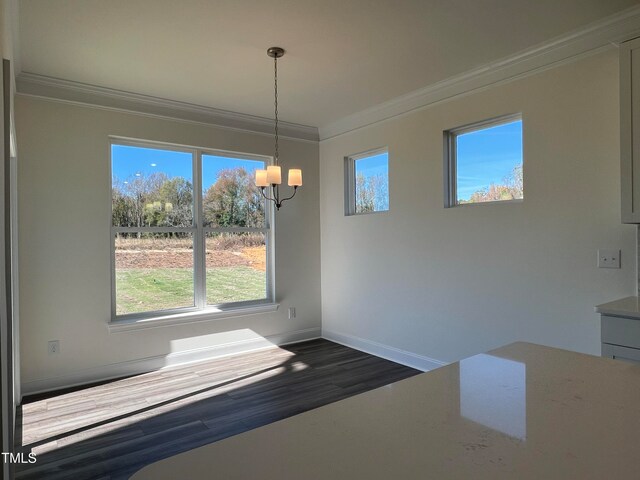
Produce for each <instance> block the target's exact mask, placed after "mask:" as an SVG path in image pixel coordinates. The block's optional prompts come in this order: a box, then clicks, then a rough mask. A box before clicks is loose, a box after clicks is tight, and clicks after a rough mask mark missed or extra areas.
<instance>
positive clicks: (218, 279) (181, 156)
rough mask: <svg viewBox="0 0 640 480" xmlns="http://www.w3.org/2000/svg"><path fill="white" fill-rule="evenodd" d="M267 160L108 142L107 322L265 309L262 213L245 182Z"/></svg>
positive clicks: (267, 286) (267, 235) (267, 261)
mask: <svg viewBox="0 0 640 480" xmlns="http://www.w3.org/2000/svg"><path fill="white" fill-rule="evenodd" d="M268 160H269V159H268V158H267V157H262V156H256V155H246V154H230V153H228V152H216V151H206V152H205V151H201V150H199V149H195V148H194V149H191V148H188V147H165V146H164V145H163V146H156V145H155V144H148V143H147V142H131V141H116V140H114V141H113V142H112V145H111V166H112V234H113V244H112V245H113V251H112V256H113V272H112V275H113V280H112V287H113V293H112V297H113V300H112V304H113V308H112V310H113V314H112V315H113V318H114V319H115V318H118V319H120V318H129V317H140V318H145V317H156V316H161V315H168V314H173V313H180V312H184V311H197V310H204V309H206V308H207V307H210V306H212V305H215V306H218V307H219V306H223V307H226V306H233V307H236V306H237V307H240V306H243V305H254V304H260V303H267V302H270V301H271V300H272V287H271V282H270V278H272V276H271V273H269V272H270V270H271V266H270V265H271V255H270V253H269V252H270V248H269V246H270V242H271V229H270V226H269V218H270V210H269V208H270V207H269V206H268V205H267V204H266V202H265V201H264V200H263V199H261V200H257V199H256V196H255V193H256V192H254V191H253V190H255V188H256V187H255V186H254V184H253V182H251V181H247V178H249V179H251V178H252V177H253V172H254V171H255V170H256V169H263V168H265V167H266V164H267V163H268ZM238 180H239V181H238ZM125 182H127V183H125ZM132 184H133V185H132ZM130 185H132V187H130ZM134 187H135V188H134ZM212 192H213V193H212ZM207 193H210V197H213V199H214V202H213V204H212V203H211V202H210V203H209V204H207V202H206V201H205V199H206V196H207ZM257 193H258V194H259V191H258V192H257ZM210 200H211V198H210ZM229 200H231V202H229ZM207 207H208V208H207ZM176 210H177V211H176ZM207 215H209V216H208V217H207Z"/></svg>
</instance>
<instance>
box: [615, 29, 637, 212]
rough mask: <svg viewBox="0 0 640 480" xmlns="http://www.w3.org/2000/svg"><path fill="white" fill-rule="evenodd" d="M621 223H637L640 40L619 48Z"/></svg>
mask: <svg viewBox="0 0 640 480" xmlns="http://www.w3.org/2000/svg"><path fill="white" fill-rule="evenodd" d="M620 162H621V163H620V174H621V188H622V222H623V223H640V38H635V39H633V40H629V41H628V42H624V43H622V44H621V45H620Z"/></svg>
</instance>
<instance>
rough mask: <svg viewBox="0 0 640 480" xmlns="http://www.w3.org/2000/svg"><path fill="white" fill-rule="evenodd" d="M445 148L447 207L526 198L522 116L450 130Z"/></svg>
mask: <svg viewBox="0 0 640 480" xmlns="http://www.w3.org/2000/svg"><path fill="white" fill-rule="evenodd" d="M445 147H446V148H445V176H446V178H445V189H446V192H445V206H447V207H454V206H456V205H465V204H474V203H485V202H500V201H510V200H511V201H513V200H521V199H522V198H523V197H524V191H523V175H522V164H523V160H522V118H521V117H520V115H510V116H507V117H501V118H498V119H493V120H487V121H484V122H480V123H476V124H473V125H470V126H466V127H461V128H457V129H453V130H449V131H447V132H445Z"/></svg>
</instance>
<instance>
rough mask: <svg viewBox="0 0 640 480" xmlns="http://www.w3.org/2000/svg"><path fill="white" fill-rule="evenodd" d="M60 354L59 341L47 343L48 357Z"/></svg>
mask: <svg viewBox="0 0 640 480" xmlns="http://www.w3.org/2000/svg"><path fill="white" fill-rule="evenodd" d="M56 353H60V340H50V341H49V355H54V354H56Z"/></svg>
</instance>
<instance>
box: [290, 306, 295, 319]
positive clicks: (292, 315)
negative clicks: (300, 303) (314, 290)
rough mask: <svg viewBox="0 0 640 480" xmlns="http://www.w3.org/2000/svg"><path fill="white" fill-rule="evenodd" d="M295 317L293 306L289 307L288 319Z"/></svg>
mask: <svg viewBox="0 0 640 480" xmlns="http://www.w3.org/2000/svg"><path fill="white" fill-rule="evenodd" d="M292 318H296V309H295V308H294V307H289V319H292Z"/></svg>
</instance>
